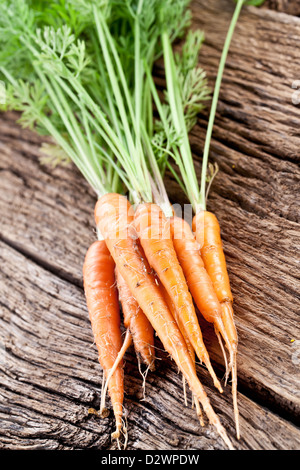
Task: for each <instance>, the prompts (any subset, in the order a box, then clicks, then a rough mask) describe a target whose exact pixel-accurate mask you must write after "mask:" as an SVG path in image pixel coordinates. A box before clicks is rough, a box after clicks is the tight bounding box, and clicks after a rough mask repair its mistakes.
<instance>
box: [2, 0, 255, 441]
mask: <svg viewBox="0 0 300 470" xmlns="http://www.w3.org/2000/svg"><path fill="white" fill-rule="evenodd" d="M245 3H252V4H254V3H255V4H258V3H259V2H258V1H256V2H253V1H252V2H245V1H244V0H238V1H237V4H236V7H235V10H234V14H233V17H232V21H231V24H230V26H229V30H228V34H227V37H226V41H225V43H224V49H223V53H222V57H221V60H220V66H219V71H218V76H217V80H216V84H215V88H214V93H213V99H212V105H211V111H210V118H209V123H208V128H207V133H206V141H205V147H204V152H203V162H202V175H201V181H200V185H199V184H198V180H197V177H196V173H195V168H194V163H193V158H192V153H191V149H190V144H189V138H188V134H189V131H190V129H191V128H192V127H193V125H194V124H195V122H196V120H197V114H198V113H199V111H200V110H201V109H202V107H203V106H204V102H205V101H206V100H207V99H209V98H210V90H209V89H208V87H207V81H206V78H205V73H204V71H203V70H202V69H201V68H200V67H199V64H198V53H199V50H200V47H201V44H202V41H203V33H202V32H201V31H191V30H189V25H190V20H191V13H190V11H189V9H188V4H189V1H188V0H177V1H174V0H163V1H161V0H147V1H146V0H128V1H126V2H124V3H123V4H122V3H120V2H118V1H115V0H106V1H100V0H99V1H98V0H91V1H88V0H69V1H68V0H66V1H65V2H62V1H60V0H53V1H51V2H49V3H48V6H47V7H45V6H44V4H43V2H38V1H33V0H27V1H26V0H16V1H15V2H13V3H10V2H8V1H3V2H1V5H0V31H1V33H2V34H1V39H0V41H1V51H2V52H1V53H0V73H1V77H2V78H3V80H5V81H6V82H7V102H6V105H5V106H4V109H15V110H18V111H20V112H21V118H20V123H21V124H22V125H23V126H27V127H30V128H33V129H35V130H36V131H38V132H40V133H41V134H43V135H48V136H51V137H52V138H53V144H51V145H47V147H44V148H43V151H44V152H47V153H48V159H50V161H52V162H55V163H57V162H59V161H63V162H65V161H66V160H71V161H72V162H73V163H74V164H75V165H76V166H77V167H78V168H79V170H80V171H81V173H82V175H83V176H84V178H85V179H86V180H87V181H88V183H89V184H90V185H91V187H92V188H93V189H94V190H95V193H96V195H97V202H96V205H95V211H94V219H95V225H96V228H97V240H95V242H94V243H93V244H92V245H91V246H90V247H89V249H88V251H87V253H86V256H85V261H84V266H83V280H84V290H85V296H86V301H87V307H88V311H89V316H90V321H91V326H92V330H93V334H94V338H95V343H96V345H97V348H98V352H99V362H100V364H101V366H102V368H103V372H104V377H105V383H104V386H103V393H102V396H101V406H100V412H101V414H102V415H103V414H105V411H106V407H105V395H106V390H108V393H109V396H110V400H111V404H112V408H113V413H114V417H115V426H116V429H115V431H114V433H113V435H112V436H113V437H114V438H115V439H117V440H118V443H119V445H120V439H121V436H122V435H123V436H125V444H124V445H126V441H127V430H126V426H125V424H124V414H123V402H124V364H123V358H124V354H125V352H126V350H127V349H128V347H129V346H130V345H131V344H132V343H133V345H134V348H135V351H136V353H137V356H138V358H139V361H141V362H142V363H144V364H145V365H146V367H147V369H149V370H151V371H152V370H154V367H155V344H154V334H155V333H156V334H157V336H158V337H159V338H160V341H161V343H162V344H163V347H164V349H165V351H166V352H167V353H168V354H169V355H170V357H171V358H172V359H173V360H174V361H175V363H176V365H177V366H178V369H179V370H180V371H181V373H182V375H183V378H184V380H185V382H186V383H187V384H188V386H189V387H190V389H191V391H192V395H193V399H194V403H195V408H196V411H197V414H198V416H199V419H200V422H201V423H203V418H202V409H203V410H204V412H205V414H206V416H207V417H208V419H209V422H210V423H211V424H212V425H213V426H214V427H215V428H216V430H217V432H218V433H219V434H220V436H221V437H222V438H223V440H224V442H225V443H226V445H227V446H228V447H229V448H230V449H232V448H233V446H232V443H231V441H230V439H229V437H228V436H227V433H226V431H225V428H224V427H223V425H222V424H221V422H220V420H219V418H218V416H217V415H216V413H215V412H214V410H213V408H212V406H211V404H210V401H209V398H208V396H207V394H206V392H205V390H204V388H203V386H202V384H201V382H200V380H199V378H198V376H197V371H196V361H197V360H198V361H200V362H201V363H203V364H204V365H205V366H206V368H207V370H208V372H209V374H210V376H211V378H212V381H213V384H214V386H215V387H216V388H217V389H218V391H220V392H222V386H221V383H220V381H219V379H218V377H217V376H216V374H215V372H214V370H213V367H212V365H211V362H210V357H209V353H208V351H207V349H206V346H205V344H204V340H203V337H202V332H201V329H200V325H199V318H198V312H197V310H196V308H197V309H198V311H199V312H200V313H199V314H200V315H202V316H203V317H204V318H205V320H207V321H208V322H209V323H211V324H213V326H214V329H215V332H216V335H217V337H218V340H219V343H220V346H221V348H222V351H223V354H224V360H225V365H226V380H227V379H228V377H229V375H230V374H231V376H232V395H233V406H234V415H235V423H236V432H237V437H239V435H240V432H239V418H238V407H237V368H236V355H237V346H238V338H237V332H236V327H235V323H234V314H233V307H232V304H233V297H232V293H231V289H230V283H229V278H228V273H227V268H226V261H225V256H224V252H223V248H222V241H221V235H220V227H219V224H218V220H217V218H216V216H215V215H214V214H213V213H211V212H209V211H207V210H206V199H207V193H208V189H209V186H210V183H211V179H212V178H213V176H214V174H215V171H209V170H210V169H211V168H212V167H211V166H209V165H208V153H209V144H210V139H211V134H212V127H213V122H214V116H215V111H216V106H217V101H218V94H219V89H220V85H221V79H222V74H223V70H224V66H225V62H226V56H227V53H228V49H229V45H230V41H231V37H232V34H233V31H234V28H235V24H236V22H237V19H238V16H239V13H240V11H241V8H242V6H243V4H245ZM260 3H261V2H260ZM166 19H167V21H166ZM187 30H188V33H186V31H187ZM184 35H185V36H186V40H185V42H184V44H183V46H182V50H181V53H179V52H178V53H174V51H173V48H172V43H173V42H174V41H175V39H178V38H182V37H183V36H184ZM159 58H160V59H162V60H163V61H164V66H165V72H166V89H165V90H164V94H163V97H162V96H161V94H160V93H159V92H158V89H157V87H156V85H155V83H154V80H153V78H152V71H153V66H154V63H155V61H156V60H157V59H159ZM154 115H155V116H156V117H155V118H154ZM51 159H52V160H51ZM166 168H169V169H170V170H171V171H172V173H173V174H174V176H175V178H176V180H177V181H178V183H179V184H180V185H181V187H182V189H183V190H184V191H185V193H186V195H187V197H188V199H189V201H190V203H191V206H192V209H193V211H194V216H193V223H192V226H191V225H189V223H188V222H187V221H186V220H185V219H184V218H183V217H180V216H178V215H176V214H175V212H174V208H173V207H172V205H171V203H170V202H169V199H168V195H167V191H166V189H165V187H164V182H163V178H164V173H165V170H166ZM120 306H121V309H120ZM121 312H122V314H123V317H122V316H121ZM122 320H123V324H124V327H125V329H126V333H125V336H124V339H123V335H122V325H121V322H122ZM224 345H225V347H224ZM225 348H227V351H228V354H229V359H227V354H226V350H225Z"/></svg>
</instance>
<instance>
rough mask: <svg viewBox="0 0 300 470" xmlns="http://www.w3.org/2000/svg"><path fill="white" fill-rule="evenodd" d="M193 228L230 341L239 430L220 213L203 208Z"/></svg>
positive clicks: (232, 325) (233, 340)
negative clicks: (217, 214) (217, 215)
mask: <svg viewBox="0 0 300 470" xmlns="http://www.w3.org/2000/svg"><path fill="white" fill-rule="evenodd" d="M193 231H194V232H195V236H196V239H197V241H198V243H199V245H200V251H201V256H202V258H203V262H204V265H205V268H206V270H207V273H208V275H209V277H210V278H211V280H212V283H213V286H214V290H215V292H216V294H217V297H218V300H219V302H220V304H221V308H222V320H223V323H224V327H225V330H226V333H227V336H228V339H229V342H230V354H231V360H230V365H231V373H232V394H233V400H234V414H235V421H236V428H237V436H238V437H239V436H240V433H239V417H238V415H239V414H238V406H237V365H236V355H237V347H238V336H237V331H236V327H235V323H234V317H233V306H232V304H233V296H232V292H231V288H230V281H229V276H228V272H227V266H226V260H225V255H224V251H223V246H222V240H221V234H220V226H219V222H218V219H217V217H216V216H215V215H214V214H213V213H212V212H209V211H200V212H198V214H196V215H195V216H194V219H193Z"/></svg>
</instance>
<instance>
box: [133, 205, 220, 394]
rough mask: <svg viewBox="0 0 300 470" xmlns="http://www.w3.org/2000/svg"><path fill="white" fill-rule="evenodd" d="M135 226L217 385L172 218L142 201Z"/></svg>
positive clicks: (154, 267)
mask: <svg viewBox="0 0 300 470" xmlns="http://www.w3.org/2000/svg"><path fill="white" fill-rule="evenodd" d="M135 227H136V230H137V233H138V235H139V239H140V242H141V245H142V247H143V249H144V252H145V254H146V257H147V259H148V262H149V264H150V266H151V267H152V268H153V269H154V270H155V272H156V274H157V276H158V278H159V279H160V281H161V283H162V284H163V285H164V287H165V288H166V291H167V292H168V294H169V296H170V297H171V299H172V300H173V302H174V307H175V309H176V311H177V315H178V319H180V322H182V326H183V328H184V329H185V330H186V333H187V336H188V338H189V340H190V342H191V344H192V346H193V348H194V350H195V352H196V354H197V356H198V358H199V360H201V361H203V362H204V363H205V365H206V367H207V369H208V370H209V372H210V374H211V376H212V378H213V381H214V385H215V386H216V387H217V388H218V389H219V391H222V387H221V384H220V382H219V380H218V378H217V377H216V374H215V372H214V370H213V368H212V366H211V363H210V358H209V355H208V352H207V349H206V347H205V344H204V341H203V338H202V332H201V330H200V326H199V322H198V318H197V314H196V311H195V308H194V304H193V299H192V297H191V294H190V292H189V290H188V286H187V283H186V280H185V277H184V274H183V271H182V268H181V266H180V264H179V262H178V258H177V256H176V252H175V249H174V246H173V242H172V238H171V231H170V223H169V218H167V217H165V215H164V213H163V211H162V210H161V208H160V207H159V206H158V205H157V204H151V203H144V204H140V205H139V206H138V207H137V209H136V212H135Z"/></svg>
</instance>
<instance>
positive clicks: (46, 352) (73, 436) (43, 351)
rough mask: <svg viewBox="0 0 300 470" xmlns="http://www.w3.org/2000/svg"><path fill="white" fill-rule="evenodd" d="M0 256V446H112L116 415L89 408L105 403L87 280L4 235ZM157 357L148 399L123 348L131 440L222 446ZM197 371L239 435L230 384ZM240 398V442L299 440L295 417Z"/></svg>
mask: <svg viewBox="0 0 300 470" xmlns="http://www.w3.org/2000/svg"><path fill="white" fill-rule="evenodd" d="M0 262H1V266H2V273H1V277H0V295H1V318H0V322H1V328H0V344H1V348H0V352H1V357H0V377H1V386H0V417H1V420H0V448H5V449H57V450H61V449H112V448H114V445H113V444H112V443H111V442H110V433H111V431H112V429H113V418H112V416H110V417H109V418H106V419H104V420H102V419H100V418H98V417H96V416H95V415H92V414H89V408H90V407H97V406H99V396H100V390H101V378H102V371H101V368H100V366H99V364H98V362H97V351H96V347H95V346H94V345H93V338H92V333H91V328H90V325H89V320H88V314H87V311H86V306H85V301H84V296H83V292H82V289H80V288H79V287H77V286H74V284H72V283H70V282H68V281H65V280H62V279H60V278H58V277H57V276H55V275H54V274H52V273H49V271H47V270H46V269H44V268H42V267H40V266H38V265H37V264H36V263H34V262H32V261H30V260H28V259H27V258H26V257H24V256H23V255H22V254H20V253H19V252H18V251H16V250H14V249H12V248H10V247H8V246H7V245H5V244H4V243H0ZM7 292H9V293H10V295H6V293H7ZM160 346H161V345H160V343H159V342H158V341H157V347H158V348H160ZM157 356H158V361H157V363H158V365H157V371H156V372H155V373H152V374H149V375H148V376H147V380H146V388H145V397H144V399H143V391H142V386H143V379H142V377H141V375H140V374H139V371H138V366H137V361H136V359H135V357H134V354H133V351H132V349H130V350H129V351H128V352H127V353H126V364H125V371H126V380H125V390H126V396H125V402H124V405H125V409H126V410H127V413H128V415H127V426H128V430H129V442H128V449H129V450H133V449H142V450H151V449H157V450H160V449H163V450H164V449H169V450H176V449H223V448H224V445H223V442H222V441H221V440H220V439H219V438H218V436H217V435H216V434H215V431H214V430H213V428H212V427H211V426H209V425H207V426H206V427H205V428H201V427H200V425H199V423H198V421H197V418H196V417H195V413H194V410H192V409H191V408H190V407H185V405H184V399H183V393H182V381H181V378H180V375H179V374H177V371H176V368H175V367H174V364H172V363H171V362H170V360H169V358H167V356H166V355H165V354H164V353H163V352H162V351H161V350H160V349H158V350H157ZM198 371H199V376H200V377H201V378H202V379H203V382H204V384H205V386H206V387H207V389H208V393H209V395H210V396H211V400H212V403H213V405H214V407H215V409H216V411H217V412H218V413H219V415H220V417H221V419H222V421H223V422H224V424H225V426H226V427H227V428H228V431H229V432H230V433H232V434H234V425H233V422H232V416H231V411H230V410H231V394H230V390H225V392H224V394H223V395H221V394H219V393H214V392H212V391H211V390H210V387H209V383H208V382H207V374H206V371H204V370H203V369H202V368H200V367H199V369H198ZM188 398H189V400H190V397H188ZM239 401H240V409H241V425H242V436H243V438H242V440H241V442H239V443H236V445H237V448H240V449H280V448H282V449H285V448H295V449H296V448H297V446H299V445H300V430H299V429H297V428H296V427H295V426H293V425H291V424H290V423H289V422H287V421H285V420H284V419H281V418H279V417H278V416H276V415H275V414H273V413H271V412H269V411H268V410H264V409H262V408H261V407H260V406H258V405H256V404H255V403H253V402H252V401H251V400H249V399H248V398H246V397H245V396H243V395H242V394H239ZM170 410H172V412H170ZM275 432H276V440H275V441H274V437H273V436H274V433H275Z"/></svg>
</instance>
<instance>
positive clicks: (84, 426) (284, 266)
mask: <svg viewBox="0 0 300 470" xmlns="http://www.w3.org/2000/svg"><path fill="white" fill-rule="evenodd" d="M192 5H193V15H194V19H193V26H194V27H201V28H203V29H204V30H205V36H206V41H205V44H204V46H203V49H202V51H201V54H200V58H199V61H200V63H201V64H202V66H203V67H205V69H206V70H207V74H208V77H209V80H210V83H211V85H212V86H213V83H214V79H215V76H216V72H217V65H218V60H219V57H220V53H221V48H222V44H223V41H224V37H225V34H226V31H227V27H228V24H229V21H230V17H231V13H232V8H233V5H232V2H228V1H225V0H213V1H211V2H210V3H209V4H208V3H207V2H204V1H202V0H197V1H194V2H193V4H192ZM220 11H221V12H222V14H220ZM299 30H300V19H299V18H297V17H295V16H292V15H286V14H283V13H279V12H277V11H270V10H268V9H266V8H263V9H255V8H250V7H249V8H246V9H244V11H243V13H242V15H241V18H240V21H239V24H238V26H237V29H236V32H235V35H234V38H233V41H232V45H231V49H230V54H229V57H228V61H227V67H226V70H225V74H224V80H223V84H222V89H221V94H220V101H219V105H218V110H217V116H216V122H215V126H214V132H213V141H212V146H211V154H210V157H211V160H212V161H215V162H217V163H218V165H219V169H220V170H219V173H218V175H217V177H216V178H215V180H214V183H213V185H212V188H211V192H210V195H209V201H208V204H209V209H211V210H213V211H215V213H216V214H217V216H218V218H219V220H220V224H221V228H222V237H223V241H224V248H225V252H226V257H227V262H228V269H229V274H230V278H231V283H232V289H233V293H234V297H235V314H236V323H237V328H238V333H239V340H240V346H239V357H238V370H239V403H240V411H241V432H242V439H241V441H240V442H239V443H236V442H235V440H234V423H233V418H232V406H231V396H230V388H229V387H227V388H226V389H225V392H224V394H223V395H222V396H221V395H219V394H218V393H216V392H215V391H214V390H213V389H212V386H211V383H210V381H209V379H208V376H207V374H206V371H205V370H204V369H202V368H201V367H199V374H200V377H201V379H202V380H203V383H204V384H205V386H206V389H207V391H208V393H209V395H210V397H211V400H212V403H213V406H214V407H215V409H216V411H217V412H218V413H219V414H220V417H221V419H222V421H223V422H224V424H225V426H226V428H227V430H228V432H229V433H230V435H231V436H232V438H233V440H234V442H235V445H236V446H237V448H241V449H297V448H299V441H300V437H299V429H298V427H297V426H298V425H299V416H300V413H299V405H300V396H299V395H300V394H299V390H300V386H299V385H300V374H299V356H300V352H299V348H300V346H299V341H300V334H299V322H298V321H297V320H298V314H299V306H300V302H299V287H300V280H299V277H300V275H299V272H300V271H299V261H300V255H299V252H300V240H299V239H300V230H299V220H300V213H299V197H298V193H299V189H298V188H299V180H300V170H299V151H298V149H299V148H300V147H299V143H300V142H299V132H298V129H299V124H300V109H299V105H295V104H293V93H295V89H293V88H292V84H293V82H294V81H295V80H296V79H297V78H298V77H297V74H298V69H299V58H298V57H299V55H298V48H299V41H298V35H299ZM156 81H157V83H158V84H159V85H163V83H164V74H163V68H162V66H161V64H157V68H156ZM296 91H297V90H296ZM207 114H208V110H206V111H205V112H203V113H202V114H201V115H200V116H199V119H198V122H197V125H196V126H195V128H194V129H193V131H192V134H191V144H192V150H193V154H194V158H195V164H196V167H197V171H200V165H201V153H202V148H203V142H204V136H205V128H206V123H207ZM16 119H17V114H15V113H6V114H4V115H2V116H1V121H0V155H1V156H0V167H1V179H0V227H1V229H0V230H1V239H2V243H1V252H0V257H1V278H0V288H1V294H2V295H1V301H0V312H1V313H0V325H1V328H0V332H1V333H0V338H1V340H0V341H1V345H2V347H1V348H0V352H1V355H2V360H0V367H1V368H0V370H1V372H0V376H1V385H0V392H1V395H0V396H1V398H0V414H1V424H0V448H16V449H21V448H22V449H23V448H24V449H31V448H34V449H38V448H43V449H73V448H76V449H83V448H89V449H94V448H97V449H110V448H113V446H114V445H113V444H112V443H111V441H110V433H111V430H112V426H113V419H112V416H110V417H109V418H107V419H105V420H104V421H102V420H100V419H99V418H97V417H96V416H95V415H91V414H89V413H88V409H89V408H90V407H97V406H98V404H99V394H100V389H101V378H102V372H101V368H100V366H99V365H98V362H97V354H96V349H95V347H94V345H93V339H92V335H91V329H90V325H89V321H88V316H87V311H86V306H85V300H84V295H83V290H82V263H83V259H84V255H85V252H86V249H87V247H88V246H89V244H90V243H91V241H93V240H94V237H95V229H94V223H93V208H94V203H95V196H94V194H93V193H92V191H91V190H90V188H89V187H88V185H87V184H86V183H85V182H84V180H83V178H82V177H81V176H80V175H79V173H78V172H77V171H76V169H75V168H74V167H73V166H72V165H71V166H69V167H66V168H56V169H51V168H48V167H46V166H44V165H41V164H40V161H39V157H40V155H41V154H40V145H41V139H40V138H39V137H38V136H36V135H35V134H34V133H32V132H30V131H28V130H24V129H21V128H20V127H19V125H18V124H17V123H16ZM166 185H167V188H168V191H169V194H170V196H171V198H172V201H173V202H180V203H184V202H185V199H184V196H183V195H182V194H181V193H180V191H179V189H178V187H177V185H176V184H175V182H174V180H172V179H171V177H170V175H167V178H166ZM201 325H202V327H203V331H204V337H205V341H206V343H207V345H208V348H209V351H210V354H211V356H212V358H213V363H214V365H215V367H216V369H217V371H218V373H219V375H220V377H222V375H223V372H224V368H223V362H222V358H221V354H220V351H219V348H218V345H217V342H216V339H215V337H214V335H213V332H212V330H211V329H210V328H209V327H207V325H205V324H204V323H203V322H201ZM292 339H295V340H296V341H294V342H291V340H292ZM157 347H158V355H159V357H161V360H160V361H158V369H157V371H156V372H155V373H154V374H149V375H148V376H147V383H146V399H145V400H142V392H141V385H142V378H141V376H140V374H139V372H138V368H137V364H136V360H135V357H134V354H133V352H132V351H131V350H130V351H129V352H128V354H127V359H126V373H127V375H126V379H127V383H126V387H127V394H126V405H125V406H126V409H127V411H128V428H129V444H128V445H129V449H144V450H145V449H171V450H176V449H219V448H224V447H223V443H222V442H221V441H220V439H219V438H218V437H217V436H216V435H215V433H214V431H213V430H212V429H211V428H210V427H209V426H207V427H205V428H204V429H201V428H200V427H199V425H198V422H197V420H196V419H195V415H194V411H193V410H191V409H190V408H186V407H184V404H183V395H182V383H181V377H180V375H178V373H177V370H176V369H175V367H174V364H172V362H171V361H170V360H169V359H168V358H167V357H165V355H164V354H163V352H161V351H160V344H159V342H158V341H157Z"/></svg>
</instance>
